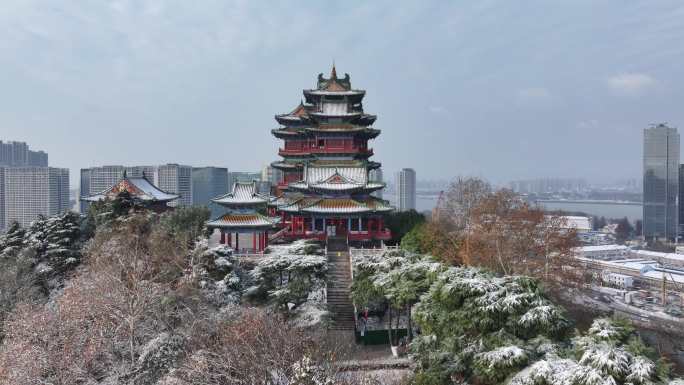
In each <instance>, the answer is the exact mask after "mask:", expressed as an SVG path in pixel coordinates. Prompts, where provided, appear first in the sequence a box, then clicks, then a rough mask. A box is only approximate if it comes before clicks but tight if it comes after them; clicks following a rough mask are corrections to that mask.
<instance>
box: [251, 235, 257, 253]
mask: <svg viewBox="0 0 684 385" xmlns="http://www.w3.org/2000/svg"><path fill="white" fill-rule="evenodd" d="M256 241H257V233H256V231H255V232H253V233H252V250H256V248H257V246H256Z"/></svg>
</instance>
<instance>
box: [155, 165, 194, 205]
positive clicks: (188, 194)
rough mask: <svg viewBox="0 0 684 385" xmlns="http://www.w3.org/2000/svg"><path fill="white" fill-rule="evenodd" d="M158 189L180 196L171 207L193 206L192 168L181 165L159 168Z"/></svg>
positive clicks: (171, 203)
mask: <svg viewBox="0 0 684 385" xmlns="http://www.w3.org/2000/svg"><path fill="white" fill-rule="evenodd" d="M155 184H156V185H157V187H159V188H160V189H162V190H164V191H166V192H169V193H173V194H178V195H180V198H178V200H176V201H173V202H170V203H169V206H192V167H191V166H183V165H180V164H165V165H161V166H159V167H157V178H156V183H155Z"/></svg>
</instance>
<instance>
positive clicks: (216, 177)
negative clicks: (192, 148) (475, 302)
mask: <svg viewBox="0 0 684 385" xmlns="http://www.w3.org/2000/svg"><path fill="white" fill-rule="evenodd" d="M228 190H229V187H228V169H227V168H223V167H196V168H193V169H192V204H193V205H197V206H207V207H209V209H210V210H211V217H212V219H213V218H215V217H217V216H219V215H221V214H223V213H225V211H226V210H225V209H224V208H223V207H221V206H219V205H216V204H214V203H212V202H211V200H212V199H214V198H218V197H219V196H221V195H224V194H226V193H227V192H228Z"/></svg>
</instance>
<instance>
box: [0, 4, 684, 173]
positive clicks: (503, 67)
mask: <svg viewBox="0 0 684 385" xmlns="http://www.w3.org/2000/svg"><path fill="white" fill-rule="evenodd" d="M682 20H684V3H683V2H682V1H680V0H673V1H654V0H644V1H631V0H606V1H597V0H586V1H584V0H568V1H541V0H540V1H485V0H475V1H444V2H427V1H415V2H398V1H396V0H391V1H373V2H368V1H358V2H355V1H336V2H329V1H316V2H314V1H310V2H272V1H268V2H267V1H234V2H233V1H210V0H202V1H186V0H178V1H164V0H156V1H104V0H91V1H47V0H3V1H1V2H0V139H2V140H21V141H26V142H28V143H29V145H30V146H31V147H32V148H34V149H42V150H45V151H47V152H48V153H49V155H50V164H51V165H52V166H58V167H69V168H70V169H71V172H72V177H71V179H72V181H73V182H75V181H76V180H77V175H78V169H79V168H81V167H88V166H94V165H103V164H129V165H134V164H158V163H167V162H175V163H184V164H190V165H197V166H199V165H214V166H225V167H228V168H229V169H230V170H234V171H242V170H252V169H259V168H261V167H262V166H263V165H264V164H266V163H268V162H271V161H273V160H276V159H277V155H276V152H277V148H278V146H279V144H280V143H279V140H277V139H276V138H274V137H272V136H271V135H270V129H272V128H275V127H276V125H277V123H276V122H275V120H274V119H273V115H274V114H276V113H283V112H288V111H290V110H291V109H292V108H294V107H295V106H296V105H297V104H298V103H299V101H300V99H301V90H302V89H303V88H311V87H313V86H314V85H315V81H316V76H317V74H318V73H319V72H324V73H326V76H327V74H328V73H329V71H330V66H331V62H332V61H333V60H335V62H336V63H337V70H338V73H345V72H348V73H349V74H350V75H351V80H352V85H353V86H354V88H362V89H366V90H367V95H366V99H365V104H364V107H365V109H366V111H367V112H369V113H372V114H377V115H378V120H377V122H376V123H375V127H376V128H380V129H382V132H383V133H382V135H380V137H379V138H378V139H376V140H375V142H374V143H373V146H374V147H375V153H376V156H375V160H377V161H380V162H382V163H383V164H384V167H383V168H384V170H385V173H386V174H391V173H392V172H394V171H395V170H397V169H399V168H402V167H413V168H415V169H416V171H417V173H418V177H419V179H437V178H450V177H452V176H454V175H459V174H462V175H479V176H483V177H486V178H488V179H490V180H492V181H494V182H505V181H508V180H511V179H516V178H529V177H540V176H564V177H586V178H588V179H590V180H606V179H613V178H620V177H636V176H638V174H639V173H640V170H641V140H642V131H641V130H642V128H643V127H645V126H647V125H648V124H650V123H654V122H669V123H670V124H672V125H674V126H678V127H679V128H680V129H684V79H683V77H682V74H683V72H684V22H683V21H682Z"/></svg>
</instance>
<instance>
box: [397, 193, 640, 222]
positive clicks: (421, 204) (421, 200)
mask: <svg viewBox="0 0 684 385" xmlns="http://www.w3.org/2000/svg"><path fill="white" fill-rule="evenodd" d="M384 198H385V199H388V200H389V201H390V203H391V204H393V205H396V198H395V196H394V194H386V195H385V197H384ZM538 203H539V204H540V205H542V206H544V208H546V209H547V210H563V211H567V212H583V213H586V214H588V215H595V216H598V217H606V218H624V217H627V219H629V221H630V222H632V223H634V222H636V221H637V220H640V219H641V217H642V216H643V211H642V210H643V209H642V206H641V204H634V203H631V204H630V203H619V202H600V201H599V202H576V201H567V202H565V201H553V202H538ZM436 204H437V196H435V195H417V196H416V210H417V211H419V212H425V211H428V212H429V211H432V209H433V208H434V207H435V205H436Z"/></svg>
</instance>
